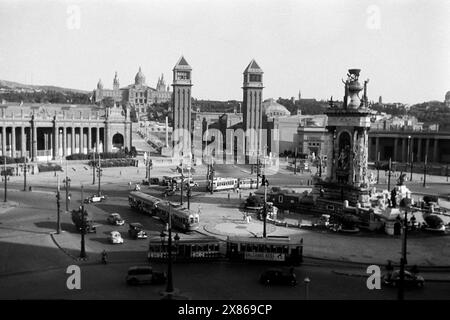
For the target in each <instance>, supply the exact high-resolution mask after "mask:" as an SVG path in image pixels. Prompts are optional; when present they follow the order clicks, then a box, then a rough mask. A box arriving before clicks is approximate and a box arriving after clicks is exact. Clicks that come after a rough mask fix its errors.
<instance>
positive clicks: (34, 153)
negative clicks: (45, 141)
mask: <svg viewBox="0 0 450 320" xmlns="http://www.w3.org/2000/svg"><path fill="white" fill-rule="evenodd" d="M32 124H33V129H32V132H33V133H32V137H33V139H32V141H33V152H32V156H31V161H36V160H37V128H36V121H34V116H33V122H32Z"/></svg>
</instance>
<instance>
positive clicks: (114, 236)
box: [108, 231, 123, 244]
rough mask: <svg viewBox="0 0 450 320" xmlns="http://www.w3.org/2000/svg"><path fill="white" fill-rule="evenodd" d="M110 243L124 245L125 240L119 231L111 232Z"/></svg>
mask: <svg viewBox="0 0 450 320" xmlns="http://www.w3.org/2000/svg"><path fill="white" fill-rule="evenodd" d="M108 241H109V243H112V244H122V243H123V238H122V235H121V234H120V232H119V231H111V232H110V233H109V236H108Z"/></svg>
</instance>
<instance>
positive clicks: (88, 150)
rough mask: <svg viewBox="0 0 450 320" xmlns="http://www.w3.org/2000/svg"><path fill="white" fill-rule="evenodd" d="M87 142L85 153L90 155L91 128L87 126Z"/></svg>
mask: <svg viewBox="0 0 450 320" xmlns="http://www.w3.org/2000/svg"><path fill="white" fill-rule="evenodd" d="M87 139H88V141H87V153H90V152H91V148H92V128H91V126H90V125H89V128H88V138H87Z"/></svg>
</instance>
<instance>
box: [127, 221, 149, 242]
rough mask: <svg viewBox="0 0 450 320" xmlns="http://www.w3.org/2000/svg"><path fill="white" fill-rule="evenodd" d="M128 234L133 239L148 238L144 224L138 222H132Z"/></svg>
mask: <svg viewBox="0 0 450 320" xmlns="http://www.w3.org/2000/svg"><path fill="white" fill-rule="evenodd" d="M128 235H129V236H130V238H132V239H147V233H146V232H145V231H144V226H143V225H142V224H140V223H138V222H134V223H130V227H129V229H128Z"/></svg>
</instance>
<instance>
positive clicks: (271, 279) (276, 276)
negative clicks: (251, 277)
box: [259, 269, 297, 286]
mask: <svg viewBox="0 0 450 320" xmlns="http://www.w3.org/2000/svg"><path fill="white" fill-rule="evenodd" d="M259 281H260V282H261V283H264V284H283V285H291V286H295V285H296V284H297V277H296V276H295V273H294V272H293V271H289V272H286V271H283V270H281V269H269V270H266V271H264V273H263V274H262V275H261V277H260V278H259Z"/></svg>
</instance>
